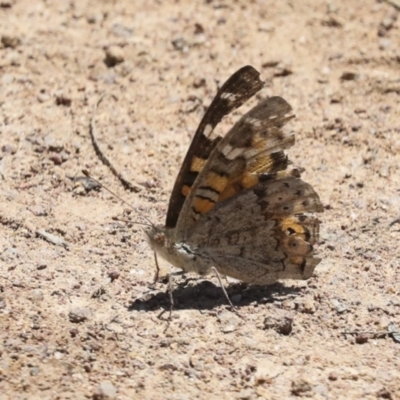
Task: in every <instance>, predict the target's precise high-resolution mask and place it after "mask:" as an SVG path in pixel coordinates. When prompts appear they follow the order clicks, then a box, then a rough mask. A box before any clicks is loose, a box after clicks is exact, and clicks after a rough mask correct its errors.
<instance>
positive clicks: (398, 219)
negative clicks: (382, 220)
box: [389, 217, 400, 228]
mask: <svg viewBox="0 0 400 400" xmlns="http://www.w3.org/2000/svg"><path fill="white" fill-rule="evenodd" d="M399 222H400V217H397V218H395V219H394V220H393V221H392V222H391V223H390V224H389V228H391V227H392V226H393V225H394V224H398V223H399Z"/></svg>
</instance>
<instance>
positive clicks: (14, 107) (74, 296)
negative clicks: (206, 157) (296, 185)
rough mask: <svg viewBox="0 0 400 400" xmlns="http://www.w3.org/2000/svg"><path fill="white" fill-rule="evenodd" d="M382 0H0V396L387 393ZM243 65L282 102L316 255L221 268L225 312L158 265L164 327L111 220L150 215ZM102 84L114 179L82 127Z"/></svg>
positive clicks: (390, 159) (391, 317) (398, 299)
mask: <svg viewBox="0 0 400 400" xmlns="http://www.w3.org/2000/svg"><path fill="white" fill-rule="evenodd" d="M396 4H397V8H396ZM399 9H400V3H399V2H398V0H392V1H376V0H364V1H363V2H359V1H356V0H347V1H344V0H334V1H317V0H306V1H301V2H300V1H298V2H296V1H290V0H288V1H281V2H272V1H262V0H259V1H257V0H252V1H247V0H237V1H234V2H233V1H229V0H206V1H204V0H202V1H197V2H196V1H193V2H189V1H184V0H180V1H179V0H176V1H172V0H170V1H155V0H154V1H129V0H121V1H104V0H103V1H94V0H92V1H74V0H64V1H56V0H53V1H52V0H47V1H30V0H0V37H1V43H0V266H1V267H0V318H1V320H0V321H1V322H0V324H1V325H0V399H1V400H4V399H85V398H86V399H87V398H89V399H90V398H93V399H103V398H104V399H107V398H110V399H111V398H115V399H133V398H135V399H136V398H140V399H167V398H168V399H179V400H180V399H182V400H183V399H287V398H295V397H307V398H315V399H361V398H362V399H391V400H393V399H400V379H399V374H400V372H399V371H400V334H397V333H396V332H398V331H399V330H400V296H399V294H400V262H399V256H400V251H399V240H400V219H399V218H400V171H399V169H400V167H399V166H400V107H399V101H400V16H398V12H399V11H398V10H399ZM247 64H250V65H253V66H254V67H255V68H256V69H258V70H259V71H260V72H261V75H262V77H263V79H265V80H266V87H265V88H264V89H263V90H262V96H261V97H266V96H270V95H279V96H282V97H284V98H285V99H286V100H287V101H288V102H289V103H290V104H291V105H292V106H293V108H294V110H295V113H296V115H297V118H296V119H295V120H294V122H291V125H290V127H291V128H292V129H293V130H294V131H295V132H296V139H297V140H296V145H295V146H294V148H292V149H291V150H290V152H289V155H290V158H291V159H292V160H293V161H294V162H295V163H296V164H298V165H301V166H302V167H304V168H305V169H306V172H305V173H304V175H303V177H304V179H305V180H306V181H308V182H310V183H311V184H312V185H313V186H314V187H315V189H316V190H317V192H318V193H319V194H320V197H321V200H322V203H323V205H324V207H325V212H324V214H322V215H321V219H322V226H321V238H320V244H319V245H318V247H317V249H316V252H317V254H318V255H319V256H320V257H321V258H322V262H321V263H320V265H319V266H318V267H317V269H316V271H315V274H314V276H313V277H312V278H311V279H310V280H308V281H306V282H293V281H286V282H282V283H279V284H275V285H272V286H270V287H261V288H260V287H253V286H245V285H243V284H240V283H234V282H231V284H230V286H229V287H228V293H229V296H230V297H231V298H232V300H233V302H234V303H235V304H236V306H237V308H238V311H239V313H240V315H241V317H238V316H237V315H236V314H234V313H233V312H231V311H230V310H229V308H228V307H227V305H226V299H225V298H224V296H223V294H222V291H221V289H220V288H219V285H218V282H217V281H216V279H215V278H210V279H192V280H189V281H187V280H185V279H184V278H182V279H177V280H176V282H175V285H176V288H175V290H174V298H175V303H176V304H175V310H174V312H173V314H172V321H171V322H170V324H168V322H167V317H168V312H165V313H164V314H162V311H168V309H169V298H168V294H167V292H166V289H167V286H166V284H165V282H159V283H157V284H156V285H155V286H153V285H152V281H153V277H154V273H155V264H154V259H153V254H152V252H151V250H150V248H149V246H148V244H147V242H146V241H145V238H144V234H143V232H142V228H141V227H140V226H138V225H134V224H132V223H126V222H124V221H117V220H116V217H118V218H120V219H124V220H126V219H128V218H129V219H131V220H133V221H143V220H144V218H145V217H146V218H149V219H150V220H151V221H152V222H154V223H164V219H165V213H166V209H167V205H168V199H169V195H170V192H171V189H172V186H173V183H174V179H175V177H176V174H177V172H178V169H179V166H180V163H181V162H182V159H183V157H184V155H185V152H186V150H187V147H188V145H189V143H190V140H191V138H192V136H193V134H194V131H195V129H196V125H197V124H198V122H199V120H200V118H201V116H202V115H203V113H204V110H205V107H206V106H207V105H208V104H209V103H210V101H211V99H212V97H213V95H215V93H216V90H217V88H218V87H219V86H220V85H221V84H222V83H223V81H224V80H226V79H227V78H228V77H229V76H230V75H231V74H232V73H233V72H234V71H236V70H237V69H238V68H240V67H241V66H244V65H247ZM103 94H106V97H104V100H103V102H102V103H101V105H100V106H99V109H98V114H97V118H96V121H97V131H96V135H97V138H98V142H99V145H100V147H101V149H102V150H103V152H104V153H105V154H106V155H107V156H108V157H109V158H110V159H111V160H112V162H113V164H114V165H115V167H116V169H117V170H118V171H119V172H120V173H121V174H122V175H123V176H124V177H125V178H126V179H127V180H128V181H130V182H131V183H132V190H125V189H124V187H123V186H122V185H121V183H120V182H119V180H117V179H116V178H115V176H114V175H113V174H112V172H111V171H110V169H109V168H108V167H107V166H105V165H104V164H103V163H102V162H101V160H100V159H99V157H98V156H97V155H96V153H95V150H94V148H93V145H92V142H91V139H90V136H89V120H90V118H91V116H92V115H93V110H94V107H95V105H96V103H97V101H98V100H99V98H100V97H101V96H102V95H103ZM247 108H248V107H247ZM247 108H246V106H244V107H242V109H240V110H238V111H237V112H235V113H234V115H233V116H231V117H228V118H227V119H226V120H225V121H223V124H222V130H226V129H227V128H228V127H229V126H230V125H231V123H232V121H235V120H236V119H237V117H238V115H240V114H242V113H243V110H246V109H247ZM82 169H87V170H89V171H90V173H91V174H92V175H93V176H94V177H97V178H98V179H99V180H100V181H101V182H103V183H104V184H105V185H107V186H108V187H109V188H110V189H111V190H113V191H115V192H116V193H118V194H119V195H120V196H122V197H123V198H124V199H125V200H126V201H127V202H129V203H130V204H132V206H133V210H130V211H127V210H128V207H127V206H126V205H124V204H122V203H121V202H120V201H118V200H116V199H115V198H114V197H112V196H111V195H110V194H109V193H108V192H107V191H105V190H104V189H99V188H98V187H95V185H93V184H91V183H90V182H89V181H88V180H87V179H85V178H84V177H83V174H82V172H81V170H82ZM162 267H163V271H164V272H165V271H169V267H168V266H167V265H166V264H163V266H162ZM160 314H162V315H161V316H160Z"/></svg>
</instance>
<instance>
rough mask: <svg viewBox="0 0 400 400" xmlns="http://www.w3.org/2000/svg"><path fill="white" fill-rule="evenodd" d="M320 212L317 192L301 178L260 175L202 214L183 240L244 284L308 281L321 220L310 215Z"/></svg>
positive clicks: (314, 262)
mask: <svg viewBox="0 0 400 400" xmlns="http://www.w3.org/2000/svg"><path fill="white" fill-rule="evenodd" d="M321 211H323V208H322V205H321V203H320V200H319V197H318V195H317V193H316V192H315V191H314V189H313V188H312V187H311V185H309V184H308V183H306V182H304V181H302V180H301V179H300V178H299V177H296V176H291V175H287V176H281V177H280V176H279V175H273V177H271V176H270V175H269V176H267V177H266V180H265V181H263V177H262V176H260V182H259V183H258V184H257V185H255V186H254V187H251V188H249V189H245V190H244V191H242V192H241V194H240V196H238V197H235V198H234V199H231V200H228V201H224V202H221V203H219V204H217V205H216V206H215V208H214V209H213V210H212V211H210V212H209V213H208V214H207V215H205V216H204V217H203V218H200V219H199V221H198V223H197V224H196V225H195V229H192V231H191V232H190V233H189V234H188V237H187V240H188V243H190V244H191V243H196V252H197V253H199V254H200V255H202V254H203V252H204V256H203V257H204V258H207V259H208V260H209V262H211V263H212V264H213V265H215V266H216V268H217V269H218V271H219V272H220V273H222V274H225V275H228V276H231V277H234V278H236V279H240V280H241V281H243V282H248V283H256V284H269V283H272V282H275V281H276V280H278V279H307V278H309V277H310V276H311V274H312V272H313V270H314V268H315V266H316V265H317V264H318V262H319V259H318V258H315V257H314V256H313V247H312V246H313V244H314V243H315V242H316V241H317V240H318V228H319V220H318V219H317V218H315V217H313V216H311V215H309V213H312V212H321Z"/></svg>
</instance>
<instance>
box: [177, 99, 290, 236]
mask: <svg viewBox="0 0 400 400" xmlns="http://www.w3.org/2000/svg"><path fill="white" fill-rule="evenodd" d="M293 117H294V115H293V113H292V108H291V106H290V105H289V104H288V103H287V102H286V101H285V100H284V99H282V98H281V97H271V98H269V99H267V100H264V101H262V102H261V103H260V104H258V105H257V106H255V107H254V108H253V109H251V110H250V111H249V112H248V113H247V114H245V115H244V116H243V117H242V118H241V119H240V120H239V121H238V122H237V123H236V124H235V125H234V126H233V127H232V129H231V130H230V131H229V132H228V133H227V134H226V136H225V137H224V138H223V139H222V140H220V141H219V142H218V144H217V145H216V146H215V148H214V150H213V151H212V153H211V155H210V157H209V159H208V160H207V162H206V164H205V166H204V167H203V169H202V171H201V173H200V175H199V176H198V178H197V179H196V181H195V183H194V185H193V186H192V190H191V191H190V194H189V196H188V197H187V200H186V202H185V203H184V205H183V208H182V212H181V214H180V217H179V220H178V224H177V227H176V240H177V241H179V240H185V238H186V237H187V235H188V232H189V231H190V230H191V229H192V228H193V226H194V225H195V224H196V222H197V221H198V220H199V219H200V218H201V217H202V216H203V215H205V214H207V213H208V212H210V211H211V210H212V209H213V208H214V207H215V205H216V204H217V203H219V202H221V201H225V200H227V199H229V198H231V197H233V196H237V195H238V194H239V193H240V192H241V191H242V190H244V189H246V188H249V187H252V186H255V185H257V184H258V183H259V179H260V176H264V175H265V174H271V173H274V172H277V171H284V170H285V169H286V168H287V166H288V159H287V156H286V155H285V153H284V152H283V150H284V149H286V148H288V147H290V146H292V145H293V144H294V135H293V134H292V133H288V132H286V131H284V130H283V129H282V127H283V126H284V125H285V123H286V122H287V121H289V120H290V119H291V118H293Z"/></svg>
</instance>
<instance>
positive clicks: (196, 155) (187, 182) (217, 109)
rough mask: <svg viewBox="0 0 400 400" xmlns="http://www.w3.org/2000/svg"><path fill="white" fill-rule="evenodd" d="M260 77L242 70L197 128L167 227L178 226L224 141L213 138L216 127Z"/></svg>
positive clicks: (257, 86) (251, 70) (252, 90)
mask: <svg viewBox="0 0 400 400" xmlns="http://www.w3.org/2000/svg"><path fill="white" fill-rule="evenodd" d="M259 76H260V74H259V72H258V71H256V70H255V69H254V68H253V67H251V66H246V67H243V68H241V69H240V70H238V71H237V72H236V73H234V74H233V75H232V76H231V77H230V78H229V79H228V80H227V81H226V82H225V84H224V85H223V86H222V87H221V88H220V90H219V91H218V93H217V95H216V96H215V98H214V100H213V101H212V103H211V105H210V106H209V108H208V110H207V112H206V113H205V115H204V117H203V119H202V120H201V122H200V125H199V127H198V128H197V131H196V133H195V136H194V138H193V141H192V144H191V145H190V147H189V150H188V152H187V154H186V157H185V159H184V161H183V163H182V166H181V169H180V171H179V174H178V177H177V179H176V181H175V185H174V188H173V190H172V194H171V198H170V202H169V207H168V213H167V220H166V227H167V228H174V227H175V226H176V224H177V221H178V217H179V215H180V213H181V209H182V206H183V204H184V202H185V199H186V196H187V195H188V194H189V193H190V190H191V187H192V185H193V183H194V182H195V180H196V178H197V176H198V175H199V173H200V172H201V171H202V168H203V166H204V165H205V163H206V160H207V159H208V158H209V156H210V154H211V153H212V151H213V150H214V148H215V147H216V145H217V144H218V143H219V141H220V140H221V137H220V136H216V135H213V131H214V129H215V127H216V126H217V125H218V123H219V122H220V121H221V119H222V118H223V117H224V116H225V115H227V114H229V113H230V112H232V111H233V110H235V109H236V108H238V107H240V106H241V105H242V104H243V103H245V102H246V101H247V100H248V99H250V98H251V97H252V96H253V95H254V94H255V93H257V92H258V91H259V90H260V89H261V88H262V87H263V82H262V81H261V80H260V78H259Z"/></svg>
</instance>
